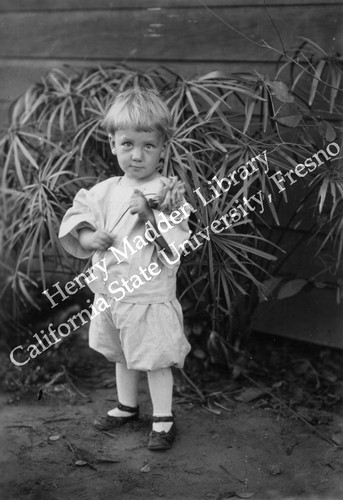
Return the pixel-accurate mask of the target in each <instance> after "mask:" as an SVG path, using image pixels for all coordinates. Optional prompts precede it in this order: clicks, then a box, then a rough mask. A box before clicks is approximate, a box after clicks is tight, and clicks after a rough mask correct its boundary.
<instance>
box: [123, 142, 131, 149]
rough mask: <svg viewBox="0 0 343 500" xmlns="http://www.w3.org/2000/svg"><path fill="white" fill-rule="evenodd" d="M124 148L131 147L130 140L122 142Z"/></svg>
mask: <svg viewBox="0 0 343 500" xmlns="http://www.w3.org/2000/svg"><path fill="white" fill-rule="evenodd" d="M123 146H124V148H129V147H131V142H123Z"/></svg>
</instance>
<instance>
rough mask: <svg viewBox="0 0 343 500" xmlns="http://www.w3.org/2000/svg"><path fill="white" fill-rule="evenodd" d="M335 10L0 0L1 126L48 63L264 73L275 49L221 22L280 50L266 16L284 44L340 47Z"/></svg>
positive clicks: (242, 3)
mask: <svg viewBox="0 0 343 500" xmlns="http://www.w3.org/2000/svg"><path fill="white" fill-rule="evenodd" d="M205 4H206V5H205ZM209 9H210V10H209ZM342 15H343V11H342V2H341V1H333V0H321V1H319V0H0V71H1V86H0V126H1V125H4V124H6V121H7V118H6V116H7V110H8V107H9V105H10V102H11V101H12V100H13V99H14V98H15V97H17V96H18V95H19V94H21V93H22V92H23V91H24V90H25V89H26V88H27V87H28V86H29V85H30V84H31V83H33V82H35V81H37V80H38V79H39V78H40V77H41V76H42V75H44V74H45V73H46V72H47V71H48V70H49V69H50V68H52V67H61V66H63V64H68V65H71V66H73V67H78V66H85V65H93V66H96V65H97V64H98V63H103V64H110V63H113V62H125V63H128V64H130V65H131V66H134V67H139V68H141V67H146V66H151V65H152V64H155V63H156V64H165V65H167V66H168V67H170V68H174V69H176V70H178V71H181V72H182V73H183V74H185V75H192V74H201V73H203V72H207V71H210V70H213V69H225V70H227V71H228V72H235V71H252V70H254V69H255V68H256V69H257V70H259V71H266V70H268V68H269V69H270V68H271V65H272V64H273V61H275V60H276V59H277V57H278V56H277V54H276V53H275V52H272V51H270V50H267V49H261V48H259V47H257V46H256V45H253V44H252V43H251V42H249V41H248V40H246V39H244V37H242V36H241V35H239V34H238V33H236V32H235V31H234V30H232V29H230V28H229V27H228V26H227V24H226V23H229V24H230V25H232V26H233V27H235V28H236V29H238V30H240V31H241V32H242V33H244V34H245V35H247V36H249V37H251V38H252V39H253V40H255V41H257V42H258V41H260V40H261V39H263V40H265V41H266V42H268V43H269V44H270V45H271V46H273V47H277V48H281V47H280V40H279V37H278V34H277V32H276V30H275V29H274V27H273V24H272V22H271V19H272V20H273V22H274V23H275V25H276V26H277V29H278V31H279V32H280V35H281V38H282V40H283V43H284V44H285V46H286V47H287V46H290V45H291V44H294V43H296V41H297V37H298V36H305V37H308V38H310V39H313V40H314V41H315V42H317V43H318V44H319V45H321V46H323V48H324V49H326V50H327V51H340V50H342V46H343V30H342ZM219 18H220V19H219Z"/></svg>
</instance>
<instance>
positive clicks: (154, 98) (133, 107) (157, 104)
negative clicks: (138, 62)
mask: <svg viewBox="0 0 343 500" xmlns="http://www.w3.org/2000/svg"><path fill="white" fill-rule="evenodd" d="M102 125H103V127H104V128H105V129H106V131H107V132H108V133H109V134H111V135H114V133H115V132H116V131H117V130H123V129H125V128H134V129H135V130H137V131H138V132H151V131H152V130H159V131H160V132H162V133H163V135H164V137H165V139H167V138H169V137H171V136H172V133H173V127H172V117H171V114H170V111H169V109H168V107H167V105H166V104H165V103H164V102H163V101H162V99H161V98H160V96H159V94H158V92H157V91H156V90H154V89H150V88H143V87H139V86H135V87H132V88H130V89H128V90H125V91H124V92H121V93H120V94H117V96H116V97H115V99H114V102H113V103H112V105H111V106H110V108H109V109H108V111H107V113H106V115H105V118H104V120H103V122H102Z"/></svg>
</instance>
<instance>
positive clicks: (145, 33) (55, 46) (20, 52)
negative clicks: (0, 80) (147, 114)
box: [0, 5, 343, 62]
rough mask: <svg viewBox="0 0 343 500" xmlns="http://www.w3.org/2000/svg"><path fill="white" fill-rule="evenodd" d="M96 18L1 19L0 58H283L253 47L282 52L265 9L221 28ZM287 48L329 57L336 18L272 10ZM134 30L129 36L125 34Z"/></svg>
mask: <svg viewBox="0 0 343 500" xmlns="http://www.w3.org/2000/svg"><path fill="white" fill-rule="evenodd" d="M186 12H187V14H186V15H185V12H184V11H182V10H178V9H172V10H168V11H164V10H163V9H162V10H158V11H157V10H151V11H146V10H144V11H137V10H133V11H131V12H129V11H124V10H123V11H121V10H120V11H107V12H105V11H93V12H88V13H87V12H75V11H72V12H51V13H28V14H13V13H12V14H11V13H8V14H2V15H1V18H0V22H1V30H0V56H2V57H7V58H15V57H21V58H32V57H33V58H68V57H69V58H71V57H73V58H77V59H83V58H84V59H87V60H98V59H109V60H113V59H115V60H120V59H122V60H126V61H136V60H149V61H156V60H164V61H166V60H169V61H180V60H182V61H194V60H195V61H212V62H213V61H254V60H260V61H268V60H275V59H276V58H277V57H278V54H275V53H274V52H273V51H270V50H267V49H264V48H260V47H256V45H254V44H253V43H252V42H249V41H247V40H246V39H245V38H244V37H243V36H242V35H239V34H237V33H236V32H234V31H233V30H232V29H230V28H229V27H228V26H226V25H225V24H224V23H226V22H229V23H230V24H231V25H232V26H234V27H239V29H240V31H241V32H242V33H244V34H245V35H246V36H249V37H250V38H251V39H252V40H254V41H255V42H259V41H260V40H261V39H264V40H265V41H266V42H268V43H269V44H270V45H271V46H273V47H277V48H280V42H279V38H278V34H277V33H276V32H275V30H274V29H273V27H272V26H271V22H270V19H269V17H268V16H267V15H266V12H265V10H264V9H263V8H259V7H250V8H249V9H244V8H242V7H237V8H225V9H221V10H220V16H221V18H222V19H223V22H221V21H220V20H218V19H217V18H216V17H214V16H213V15H212V14H211V13H210V12H209V11H207V10H204V9H202V10H198V9H188V10H187V11H186ZM269 14H270V15H271V17H272V18H273V20H274V23H275V24H276V25H277V26H278V29H279V32H280V35H281V37H282V40H283V42H284V44H285V46H289V45H290V44H294V43H296V37H297V36H300V35H302V36H306V37H308V38H311V39H314V40H315V41H316V43H318V44H319V45H321V46H323V48H324V49H326V50H328V51H332V50H335V51H337V50H339V49H340V47H341V46H343V31H342V30H341V29H340V28H341V26H340V20H339V11H338V9H337V7H334V6H328V5H327V6H325V7H323V6H318V7H316V8H313V9H310V10H309V15H308V16H304V15H303V14H304V12H303V8H302V7H299V6H296V7H289V6H287V7H277V8H275V7H270V9H269ZM128 27H129V29H128Z"/></svg>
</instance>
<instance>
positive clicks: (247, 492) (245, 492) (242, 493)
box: [236, 491, 256, 498]
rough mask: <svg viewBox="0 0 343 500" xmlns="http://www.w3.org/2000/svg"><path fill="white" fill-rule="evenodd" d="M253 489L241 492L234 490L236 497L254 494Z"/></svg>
mask: <svg viewBox="0 0 343 500" xmlns="http://www.w3.org/2000/svg"><path fill="white" fill-rule="evenodd" d="M255 493H256V492H255V491H254V492H252V491H241V492H236V497H238V498H251V497H253V496H254V495H255Z"/></svg>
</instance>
